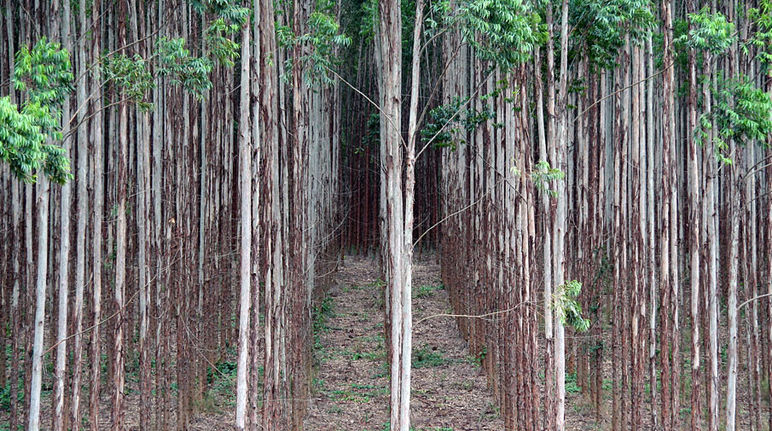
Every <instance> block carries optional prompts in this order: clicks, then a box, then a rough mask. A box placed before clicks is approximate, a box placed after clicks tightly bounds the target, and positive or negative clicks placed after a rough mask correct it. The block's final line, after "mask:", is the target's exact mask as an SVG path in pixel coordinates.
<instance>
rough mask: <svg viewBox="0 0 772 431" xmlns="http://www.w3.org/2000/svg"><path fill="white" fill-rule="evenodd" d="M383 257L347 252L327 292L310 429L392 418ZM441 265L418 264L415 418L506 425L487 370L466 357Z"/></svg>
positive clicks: (372, 424)
mask: <svg viewBox="0 0 772 431" xmlns="http://www.w3.org/2000/svg"><path fill="white" fill-rule="evenodd" d="M377 266H378V265H377V262H375V261H372V260H370V259H367V258H347V260H346V263H345V266H344V268H343V269H342V270H341V271H340V272H339V273H338V279H337V282H336V283H334V285H333V286H331V287H330V289H329V291H328V293H327V294H328V296H329V298H331V302H332V313H331V315H330V316H329V317H328V318H327V319H326V321H325V322H324V324H323V325H322V326H323V327H324V329H323V330H322V331H319V333H318V335H319V339H318V342H317V346H316V349H315V360H316V362H317V366H318V374H317V376H316V377H315V379H314V392H315V394H314V397H313V400H312V403H311V405H310V409H309V415H308V417H307V419H306V421H305V426H306V429H308V430H310V431H338V430H351V431H354V430H356V431H365V430H370V431H376V430H377V431H380V430H383V429H384V425H385V424H386V423H387V422H388V406H389V387H388V372H387V369H386V362H385V349H384V341H383V288H382V284H381V283H379V282H378V280H377V272H376V268H377ZM439 286H441V282H440V280H439V266H438V265H437V264H436V263H434V262H432V261H428V260H423V261H419V262H417V264H416V266H415V268H414V271H413V292H414V301H413V307H414V322H416V325H415V327H414V334H413V346H414V349H413V352H414V362H413V363H414V364H415V365H421V366H420V367H417V368H415V369H414V370H413V377H412V384H413V391H412V400H411V410H412V417H411V423H412V426H413V427H414V428H415V429H416V431H421V430H424V431H429V430H431V431H440V430H442V431H450V430H454V431H459V430H500V429H503V422H502V421H501V418H500V417H499V414H498V410H497V408H496V406H495V403H494V401H493V398H492V397H491V395H490V393H489V392H488V390H487V388H486V377H485V376H484V374H483V373H482V372H481V369H480V367H479V366H478V365H477V364H475V363H474V361H472V360H470V358H469V357H468V356H467V353H466V352H467V348H466V343H465V342H464V341H463V340H462V338H461V335H460V334H459V332H458V329H457V328H456V325H455V321H454V320H453V319H452V318H448V317H440V318H431V319H428V320H425V321H423V322H420V323H418V321H419V320H420V319H422V318H424V317H426V316H430V315H434V314H441V313H448V312H449V303H448V296H447V292H446V291H445V290H442V289H440V288H439Z"/></svg>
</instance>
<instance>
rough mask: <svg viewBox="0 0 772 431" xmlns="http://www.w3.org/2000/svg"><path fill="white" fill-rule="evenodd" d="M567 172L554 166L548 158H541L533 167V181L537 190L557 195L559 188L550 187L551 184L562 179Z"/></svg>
mask: <svg viewBox="0 0 772 431" xmlns="http://www.w3.org/2000/svg"><path fill="white" fill-rule="evenodd" d="M565 176H566V174H565V173H564V172H563V171H561V170H560V169H557V168H553V167H552V166H550V164H549V162H548V161H546V160H540V161H538V162H537V163H536V165H535V166H534V167H533V171H532V172H531V180H532V181H533V184H534V186H535V187H536V190H539V191H541V192H544V193H547V194H548V195H550V196H552V197H557V195H558V192H557V190H553V189H550V188H549V184H550V183H551V182H553V181H561V180H562V179H563V178H564V177H565Z"/></svg>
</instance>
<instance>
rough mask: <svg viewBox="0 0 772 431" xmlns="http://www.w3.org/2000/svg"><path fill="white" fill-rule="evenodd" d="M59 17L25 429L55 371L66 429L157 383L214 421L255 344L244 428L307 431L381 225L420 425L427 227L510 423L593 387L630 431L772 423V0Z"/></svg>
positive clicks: (28, 311)
mask: <svg viewBox="0 0 772 431" xmlns="http://www.w3.org/2000/svg"><path fill="white" fill-rule="evenodd" d="M42 3H43V4H41V2H32V1H31V0H30V1H26V2H23V3H21V4H19V3H18V2H15V1H7V2H6V3H5V5H4V6H5V7H4V9H3V20H2V23H0V25H1V26H2V27H1V28H0V31H2V33H3V34H7V35H9V37H7V40H6V42H5V43H3V44H2V48H1V49H2V50H3V52H2V53H0V58H1V59H2V64H0V71H1V73H2V75H0V83H2V86H3V91H4V92H5V91H7V92H8V96H7V97H4V98H2V99H0V115H2V118H3V119H4V120H5V121H4V122H3V123H0V128H1V129H0V145H1V146H0V149H1V150H2V153H0V157H1V158H2V160H3V161H4V162H6V163H4V164H3V166H2V169H3V170H5V171H6V174H4V175H3V176H2V181H3V182H2V185H1V187H0V193H2V195H3V196H4V197H5V196H7V197H8V199H6V200H5V202H8V201H10V202H11V205H6V206H5V207H3V209H2V218H0V223H2V225H1V226H2V229H3V232H8V235H7V236H8V237H9V238H10V240H9V241H6V242H5V243H4V244H3V245H2V247H3V251H4V252H3V254H2V256H3V258H2V260H0V265H2V268H3V269H4V271H3V272H2V274H3V277H4V278H3V280H2V284H0V288H2V292H1V293H2V295H0V297H1V298H2V301H0V305H2V311H3V312H2V313H0V316H2V318H3V319H5V320H3V321H2V322H0V323H2V324H3V325H4V327H5V328H6V329H7V330H6V331H5V332H3V333H2V336H3V338H2V343H3V346H5V345H9V346H10V355H8V358H6V355H0V359H2V361H0V367H2V369H0V378H2V379H3V380H2V381H0V387H3V388H8V389H7V392H8V393H9V398H10V403H9V404H10V406H9V408H10V420H11V424H12V426H16V425H17V424H19V423H27V424H28V426H29V428H31V429H37V428H38V427H39V426H40V425H39V418H40V407H39V406H40V400H41V398H40V394H41V387H42V386H43V384H44V382H45V383H46V384H48V382H51V384H52V387H53V390H54V393H53V396H52V397H51V400H52V409H51V412H52V414H51V418H52V421H53V428H55V429H65V428H67V427H72V428H77V427H79V426H81V425H82V424H83V423H87V424H88V425H89V427H91V428H92V429H96V428H97V427H98V426H99V424H100V413H102V412H103V410H102V409H101V404H100V397H101V396H102V395H108V394H109V399H110V406H109V411H110V412H111V415H110V419H109V422H110V424H111V427H112V428H115V429H122V428H123V427H124V426H125V424H126V418H125V412H126V396H125V392H126V370H127V369H129V370H137V386H138V388H139V397H140V406H141V409H140V410H141V411H142V412H143V414H142V415H140V418H139V422H140V427H141V428H142V429H151V428H155V429H169V428H170V427H171V426H172V425H171V424H172V423H176V425H177V427H178V428H179V429H185V428H187V426H188V423H189V420H190V417H191V415H192V414H193V412H194V410H195V406H196V405H198V401H200V400H201V398H202V397H203V395H204V393H205V391H206V385H207V384H208V381H209V379H208V376H209V374H210V372H218V371H217V365H218V363H220V362H221V361H223V360H226V359H227V358H228V357H229V355H235V356H236V357H237V361H236V363H237V370H238V371H237V379H236V406H235V424H236V427H237V428H238V429H247V428H249V429H252V428H257V427H260V426H262V427H263V428H265V429H300V428H301V427H302V419H303V414H304V411H305V407H306V404H307V401H308V398H309V393H310V386H309V380H310V377H311V374H312V373H311V367H312V361H311V356H310V346H311V344H312V343H311V340H312V335H311V330H312V329H311V310H312V303H313V298H314V292H315V285H316V283H315V280H317V279H318V278H320V277H323V276H325V275H327V274H329V273H330V272H331V271H332V270H333V268H334V266H335V263H336V257H337V255H338V251H339V249H338V248H337V246H338V245H340V244H343V245H348V246H354V247H356V248H358V249H360V250H364V249H366V248H367V246H368V244H370V243H371V242H372V241H375V238H376V235H375V233H374V232H372V233H371V232H366V231H365V232H362V229H361V221H362V220H365V219H367V220H372V219H373V218H374V216H375V213H376V210H375V208H377V209H378V210H377V214H378V219H377V223H373V222H370V223H369V224H368V225H367V226H369V228H370V229H374V228H375V227H376V225H377V231H378V234H377V238H378V239H377V243H378V245H379V249H380V252H381V253H380V254H381V257H382V266H383V273H384V277H385V279H386V280H387V283H386V289H385V298H386V301H384V302H385V304H386V306H385V308H386V309H385V319H386V325H384V327H385V330H386V338H387V348H388V358H389V361H390V365H391V366H390V371H391V425H390V426H391V429H393V430H401V431H407V430H409V427H410V395H411V394H410V388H411V383H410V382H411V370H410V364H411V353H412V340H411V332H412V312H411V304H412V298H411V291H412V287H411V284H412V280H411V272H412V256H413V252H414V249H415V247H416V246H417V245H418V244H422V241H427V240H434V243H435V244H437V245H438V246H439V248H440V258H441V260H442V265H443V279H444V281H445V283H446V285H447V286H448V288H449V292H450V298H451V302H452V305H453V307H454V309H455V310H456V312H457V314H458V315H459V316H460V317H459V318H458V324H459V327H460V328H461V330H462V333H463V334H464V335H465V336H466V337H467V338H468V340H469V346H470V351H471V354H472V355H474V356H475V357H477V358H479V359H480V362H481V364H482V365H483V366H484V368H485V370H486V371H487V373H488V375H489V379H490V383H491V388H492V390H493V392H494V394H495V396H496V398H497V400H498V402H499V404H500V406H501V411H502V413H503V415H504V417H505V422H506V424H507V428H508V429H521V428H524V429H564V428H565V417H566V410H565V405H566V380H567V376H568V375H573V376H574V377H575V381H576V383H577V385H578V386H579V387H580V388H581V390H582V391H584V392H585V393H586V394H587V395H588V397H589V399H590V400H592V404H593V406H594V410H595V412H596V414H597V415H598V417H599V418H600V417H601V416H603V415H604V414H605V413H606V412H607V411H608V410H610V413H611V414H610V416H611V427H612V428H613V429H615V430H616V429H627V428H630V427H631V428H634V429H638V428H642V427H647V426H654V427H659V428H663V429H677V428H679V427H680V426H681V425H683V424H686V423H688V424H689V426H690V427H691V429H711V430H716V429H718V428H719V426H725V427H726V429H734V428H735V427H736V426H737V424H738V420H739V421H742V422H741V423H742V424H746V423H747V424H748V427H749V428H751V429H761V428H762V426H763V425H762V421H763V420H764V419H765V415H766V418H767V420H769V419H768V417H769V416H768V413H766V412H765V411H764V405H765V403H768V402H769V401H768V400H766V401H765V392H767V391H769V389H768V387H769V386H768V385H765V383H764V381H765V380H766V381H768V380H770V376H771V375H772V353H770V348H771V347H772V333H771V332H770V324H769V319H770V316H772V301H770V298H769V295H770V294H772V284H770V283H769V280H770V278H772V275H770V274H772V267H771V264H770V262H772V261H770V258H769V253H768V251H769V250H770V248H771V247H770V237H772V232H771V231H770V228H771V227H772V224H771V223H770V219H772V205H770V199H769V190H770V187H772V184H771V183H770V181H772V180H771V178H772V171H771V170H770V166H772V164H770V163H769V158H768V156H767V154H766V153H765V150H766V149H767V147H768V146H769V144H770V133H771V131H772V122H771V120H770V112H771V111H772V102H771V101H770V94H771V93H772V72H770V70H772V69H770V65H769V60H770V58H772V54H771V53H770V40H772V37H771V36H770V34H772V22H771V21H770V16H772V13H771V12H772V6H771V5H770V4H769V2H768V1H767V0H759V1H754V2H750V3H745V4H737V3H736V2H729V3H726V4H722V5H720V6H719V5H714V4H705V5H700V4H698V2H696V1H686V2H676V3H674V2H673V1H672V0H662V2H661V3H659V4H657V5H653V4H650V3H649V2H643V1H636V0H629V1H628V0H618V1H613V2H596V1H591V0H586V1H568V0H562V1H559V2H525V1H520V0H496V1H489V0H479V1H478V0H464V1H461V0H441V1H440V0H434V1H431V2H428V3H424V2H423V1H420V0H416V1H414V2H401V1H397V0H383V1H380V2H378V3H377V4H376V3H375V2H371V1H363V2H356V1H352V2H351V3H352V4H351V5H350V6H352V7H348V6H349V5H348V4H345V6H347V7H345V8H343V6H344V5H341V4H337V3H331V2H330V3H328V2H314V3H311V2H292V3H291V4H274V3H273V2H271V1H267V0H266V1H264V0H260V1H255V2H247V3H245V4H233V3H231V2H227V1H224V0H211V1H194V2H190V3H181V2H176V1H173V0H158V1H139V2H134V1H124V0H121V1H117V2H111V3H107V2H101V1H99V0H96V1H93V2H87V1H85V0H84V1H80V2H77V7H76V3H74V2H59V1H56V0H52V1H50V2H42ZM343 9H345V11H344V10H343ZM339 21H340V22H342V23H343V24H344V27H343V29H342V30H341V28H340V26H339V24H338V22H339ZM44 23H50V24H49V25H45V24H44ZM346 34H352V35H354V37H353V38H349V37H348V36H346ZM43 36H47V37H48V40H50V41H54V42H58V43H59V45H56V44H52V43H50V42H48V41H47V40H43V38H42V37H43ZM352 40H354V41H355V42H356V43H353V44H351V43H350V42H351V41H352ZM347 45H348V48H346V46H347ZM62 48H63V49H64V50H62ZM344 49H345V51H344ZM68 52H69V53H72V55H69V54H68ZM339 53H341V54H343V55H344V57H343V58H354V57H356V58H358V59H359V60H357V61H356V62H351V63H350V64H348V65H346V66H345V67H339V66H340V65H339V64H338V63H337V62H336V58H338V57H339V56H338V54H339ZM363 57H364V59H362V58H363ZM338 70H339V72H338ZM352 82H353V83H352ZM341 86H344V87H345V88H346V90H345V91H341ZM73 92H74V94H72V93H73ZM405 94H409V96H408V97H407V98H404V97H403V95H405ZM362 99H364V101H365V102H366V103H365V102H361V104H360V102H355V101H357V100H362ZM404 101H406V102H407V103H403V102H404ZM343 105H345V109H344V106H343ZM19 107H21V108H19ZM342 118H345V122H343V121H342ZM343 124H345V125H347V127H348V128H347V129H346V130H345V133H344V131H343V129H342V127H341V126H342V125H343ZM360 139H361V140H362V142H358V141H359V140H360ZM57 142H61V146H58V145H56V143H57ZM376 142H377V143H378V144H379V146H378V149H377V154H378V155H377V156H376V155H375V154H376V149H375V148H374V146H375V143H376ZM342 143H345V145H344V144H342ZM362 154H364V157H365V159H364V160H363V159H362V157H363V155H362ZM427 154H431V156H430V157H428V158H427ZM68 160H69V161H71V163H72V169H71V170H72V173H73V174H72V175H70V173H69V168H68ZM341 166H345V169H341ZM354 166H356V169H357V170H356V171H354ZM372 168H376V169H375V170H374V172H371V169H372ZM438 170H439V172H438ZM43 171H44V172H45V173H46V174H47V175H40V174H39V173H40V172H43ZM350 172H357V173H358V174H357V175H356V178H351V177H352V176H354V175H349V173H350ZM417 173H418V175H417ZM36 174H37V175H36ZM438 174H439V177H438ZM438 178H439V179H440V180H439V181H437V179H438ZM19 179H22V180H26V183H22V182H20V181H19ZM49 179H50V180H51V181H53V182H54V183H63V184H64V185H63V186H62V187H61V188H59V187H58V186H56V187H51V185H50V181H49ZM34 180H37V182H36V183H34V184H33V181H34ZM339 190H344V192H342V193H341V194H340V196H339V193H338V191H339ZM436 192H439V193H440V195H439V196H438V195H437V194H436ZM417 193H418V194H417ZM376 201H377V203H376ZM337 202H342V203H344V204H345V208H341V207H340V206H339V205H338V204H337ZM73 209H74V211H73ZM33 214H34V216H33ZM417 215H418V216H417ZM352 219H353V221H351V220H352ZM73 222H74V224H75V226H74V229H73V228H72V226H71V223H73ZM342 226H346V228H347V230H348V232H347V233H345V234H344V235H340V234H341V232H342V229H341V227H342ZM417 226H420V227H418V228H417ZM436 226H439V227H436ZM440 230H441V233H442V234H441V235H438V233H439V232H440ZM354 231H355V232H354ZM338 238H342V239H343V240H344V241H343V242H340V243H339V242H338V241H337V239H338ZM72 249H74V250H72ZM73 254H74V256H73ZM237 256H238V257H237ZM71 269H72V271H70V270H71ZM33 285H34V286H35V289H34V290H33V289H32V288H31V286H33ZM49 285H55V286H56V288H55V289H53V288H52V289H50V290H49V289H48V287H49ZM236 286H238V288H236ZM103 290H104V294H103ZM49 291H51V292H54V293H53V294H49V293H48V292H49ZM108 298H109V299H108ZM687 307H688V310H689V312H688V313H686V312H685V311H684V310H686V309H687ZM6 310H7V311H6ZM32 310H34V313H33V311H32ZM46 310H51V311H49V312H48V313H46ZM54 316H56V319H54ZM54 321H55V323H54ZM236 322H238V323H236ZM567 332H568V334H570V335H566V333H567ZM229 347H232V348H233V349H231V350H230V351H229ZM724 351H725V352H726V355H725V359H724V355H723V354H721V352H724ZM24 352H28V353H27V354H25V353H24ZM703 352H704V353H703ZM48 355H53V356H48ZM6 359H9V360H6ZM48 363H53V364H54V365H53V370H54V371H53V373H51V374H50V375H49V374H48V373H45V374H44V372H43V370H44V368H45V367H44V365H45V364H48ZM172 365H174V366H176V373H175V374H172V372H171V366H172ZM608 369H610V376H608V375H604V372H605V370H608ZM261 372H262V374H263V375H262V378H261V377H260V374H261ZM84 374H87V375H88V377H84ZM6 378H7V379H8V381H5V380H6ZM609 378H610V391H611V403H610V406H609V405H606V404H607V403H605V402H604V396H603V395H604V392H608V391H609V389H607V388H606V383H605V382H606V380H607V379H609ZM108 382H109V383H108ZM542 387H543V388H544V390H543V391H542V390H540V388H542ZM740 388H742V389H743V390H740ZM746 388H747V390H746ZM86 392H88V393H89V397H88V398H89V401H88V402H87V403H86V402H85V398H86V397H85V395H82V394H85V393H86ZM740 394H742V395H743V396H746V397H748V399H747V400H744V401H746V402H745V403H744V404H746V405H748V406H751V408H750V409H749V411H748V412H747V413H743V412H741V415H740V417H739V418H738V417H737V413H738V410H737V406H738V396H739V395H740ZM81 398H83V399H84V401H81ZM722 399H725V400H726V402H725V403H724V402H722V401H721V400H722ZM19 400H21V401H19ZM686 400H688V402H687V401H686ZM154 401H155V402H154ZM687 404H688V406H689V407H688V410H684V409H685V408H687V407H686V406H687ZM86 405H87V406H88V415H87V416H88V418H87V419H84V414H83V413H84V412H85V411H86ZM153 406H155V408H153ZM724 406H725V407H724ZM104 408H105V409H107V408H108V407H107V405H105V406H104ZM684 412H688V413H689V416H690V417H689V419H688V420H687V419H686V418H685V417H684V416H683V415H684ZM703 412H707V413H706V414H703ZM84 421H85V422H84ZM104 421H106V418H105V419H104ZM743 426H744V425H743Z"/></svg>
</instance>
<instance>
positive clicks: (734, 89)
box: [695, 75, 772, 164]
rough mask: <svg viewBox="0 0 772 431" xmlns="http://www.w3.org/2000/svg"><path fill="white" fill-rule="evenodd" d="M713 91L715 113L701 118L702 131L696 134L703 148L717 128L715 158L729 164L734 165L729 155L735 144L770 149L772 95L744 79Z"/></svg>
mask: <svg viewBox="0 0 772 431" xmlns="http://www.w3.org/2000/svg"><path fill="white" fill-rule="evenodd" d="M711 90H712V93H713V98H714V106H713V110H712V111H711V112H708V113H705V114H703V115H701V116H700V128H699V129H698V130H697V133H695V138H696V139H697V140H698V142H699V143H700V144H704V143H706V142H707V141H708V139H709V135H708V131H709V130H710V129H711V128H712V127H713V125H714V124H715V126H716V129H717V130H716V133H715V134H714V136H713V144H714V145H715V155H716V158H718V159H719V161H721V162H723V163H725V164H731V163H732V160H731V158H730V157H731V154H726V152H727V151H728V148H729V142H730V141H731V140H735V141H736V142H738V143H740V144H742V145H747V144H748V143H752V142H753V141H757V142H761V143H762V145H764V146H767V145H768V144H767V141H766V137H767V135H768V134H769V133H772V121H771V120H770V118H769V113H770V112H772V100H770V97H769V94H767V93H766V92H764V91H763V90H762V89H759V88H756V87H755V85H754V84H753V82H751V81H750V80H749V79H748V78H747V77H745V76H743V75H740V76H739V77H738V78H735V79H729V80H724V79H720V80H718V83H717V86H716V87H714V88H711Z"/></svg>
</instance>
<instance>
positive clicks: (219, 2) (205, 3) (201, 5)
mask: <svg viewBox="0 0 772 431" xmlns="http://www.w3.org/2000/svg"><path fill="white" fill-rule="evenodd" d="M190 3H191V5H192V6H193V8H194V9H195V10H196V11H198V12H199V13H201V14H204V13H207V14H212V15H216V16H217V17H218V19H222V20H223V21H227V23H228V24H236V25H237V27H238V26H240V25H241V24H243V23H244V21H245V20H246V19H247V17H249V12H250V11H249V9H248V8H245V7H241V6H238V5H239V4H240V2H237V1H234V0H191V2H190Z"/></svg>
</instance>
